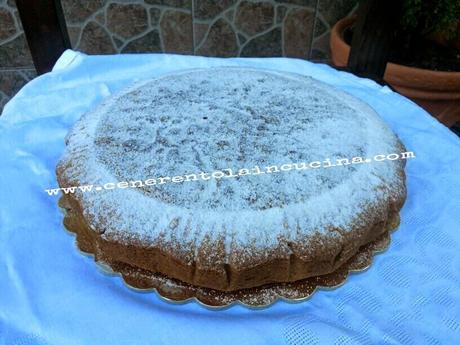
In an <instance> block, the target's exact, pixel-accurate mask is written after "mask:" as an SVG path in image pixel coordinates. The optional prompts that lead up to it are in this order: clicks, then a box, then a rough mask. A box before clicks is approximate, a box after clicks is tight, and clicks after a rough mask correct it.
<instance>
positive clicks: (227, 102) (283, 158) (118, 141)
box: [60, 68, 404, 256]
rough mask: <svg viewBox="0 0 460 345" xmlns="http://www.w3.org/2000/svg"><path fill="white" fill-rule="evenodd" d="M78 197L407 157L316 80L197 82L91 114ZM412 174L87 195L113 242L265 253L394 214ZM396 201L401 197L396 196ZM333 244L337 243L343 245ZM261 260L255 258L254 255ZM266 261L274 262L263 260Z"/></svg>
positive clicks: (123, 97)
mask: <svg viewBox="0 0 460 345" xmlns="http://www.w3.org/2000/svg"><path fill="white" fill-rule="evenodd" d="M67 141H68V146H67V152H66V155H65V156H64V157H63V159H62V161H61V163H60V164H61V165H62V166H65V167H66V168H65V170H64V174H65V177H66V179H67V180H68V181H70V182H72V183H74V184H75V185H82V184H104V183H107V182H117V181H126V180H145V179H147V178H150V177H161V176H175V175H184V174H189V173H200V172H203V171H207V172H212V171H216V170H221V169H226V168H232V169H235V170H238V169H241V168H251V167H253V166H256V165H258V166H269V165H273V164H276V165H281V164H284V163H296V162H302V161H304V162H311V161H314V160H317V161H322V160H324V159H326V158H330V159H336V158H351V157H355V156H364V157H372V156H373V155H376V154H388V153H398V152H399V150H400V146H399V142H398V140H397V138H396V136H395V135H394V134H393V133H392V132H391V131H390V130H389V129H388V128H387V127H386V126H385V125H384V123H383V122H382V121H381V120H380V118H379V117H378V115H376V114H375V112H374V111H373V110H372V109H370V108H369V107H368V106H366V105H365V104H363V103H362V102H360V101H358V100H356V99H355V98H353V97H351V96H349V95H348V94H345V93H343V92H340V91H337V90H335V89H333V88H332V87H330V86H327V85H325V84H322V83H320V82H318V81H316V80H314V79H312V78H308V77H303V76H300V75H295V74H287V73H277V72H268V71H263V70H255V69H247V68H212V69H205V70H190V71H184V72H181V73H176V74H174V75H167V76H164V77H161V78H158V79H156V80H153V81H147V82H143V83H140V84H137V85H135V86H133V87H131V88H129V89H128V90H126V91H123V92H122V93H120V94H118V95H116V96H114V97H111V98H110V99H108V100H107V101H105V102H104V103H103V104H102V105H101V106H99V107H98V108H97V109H96V110H94V111H92V112H90V113H88V114H86V115H85V116H84V117H82V119H81V120H80V121H79V122H78V123H77V124H76V126H75V127H74V129H73V130H72V132H71V133H70V134H69V135H68V137H67ZM401 164H402V162H399V161H386V162H378V163H377V162H374V163H371V164H359V165H349V166H341V167H334V168H323V169H307V170H297V171H289V172H282V173H277V174H260V175H253V176H243V177H239V178H224V179H219V180H215V179H211V180H210V181H195V182H185V183H177V184H175V183H168V184H164V185H155V186H145V187H144V188H142V189H113V190H103V191H100V192H97V193H79V194H77V196H78V198H79V199H80V200H81V202H82V204H83V209H84V212H85V217H87V219H88V220H90V223H91V225H92V226H93V227H94V228H101V227H103V228H104V231H105V235H106V236H111V237H118V238H123V239H125V240H126V239H127V238H129V237H130V236H131V237H133V238H137V239H139V238H141V239H144V240H149V241H157V240H159V239H160V238H161V241H163V242H164V243H170V244H172V245H174V246H175V247H176V248H178V249H183V250H184V251H196V250H197V248H199V246H200V244H201V243H202V241H203V240H204V239H205V238H208V239H222V238H223V239H224V242H225V244H226V252H227V254H228V255H229V256H230V255H231V253H232V252H234V249H235V248H236V247H238V248H240V249H241V248H250V249H248V252H251V253H252V254H254V248H256V251H257V250H260V253H263V252H264V250H265V249H267V248H276V247H277V246H278V245H279V239H280V238H284V239H287V240H288V241H296V239H298V238H305V236H308V234H313V233H316V232H323V233H324V232H327V231H328V230H327V229H329V228H331V227H333V228H341V229H345V228H347V226H348V225H350V224H351V223H352V222H357V221H359V219H357V215H359V213H360V210H362V209H363V206H364V205H367V206H368V207H375V208H378V209H380V210H381V212H387V210H386V209H385V207H388V201H389V199H390V198H391V195H393V196H394V194H395V191H396V193H403V192H404V183H403V179H402V177H401V176H400V175H399V174H398V173H397V172H398V170H399V169H400V168H401ZM390 191H391V192H392V194H390ZM331 236H336V234H335V233H331ZM248 255H249V254H248ZM261 255H262V254H261Z"/></svg>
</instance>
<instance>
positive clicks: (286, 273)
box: [58, 171, 405, 291]
mask: <svg viewBox="0 0 460 345" xmlns="http://www.w3.org/2000/svg"><path fill="white" fill-rule="evenodd" d="M401 174H404V172H403V171H401ZM58 176H59V172H58ZM62 183H64V181H62ZM404 200H405V197H404V198H401V199H400V200H397V201H396V202H395V203H394V204H392V205H391V207H390V209H391V212H390V214H388V216H387V218H386V219H383V220H382V221H381V222H379V223H377V224H373V225H370V226H369V228H363V229H359V228H356V229H353V230H352V231H349V232H348V233H347V234H349V239H348V242H347V243H346V244H345V245H344V246H343V247H341V248H339V249H337V243H333V242H330V239H328V238H325V239H324V238H321V237H319V235H318V237H317V238H316V241H314V242H316V243H317V246H316V248H315V246H313V247H312V253H313V255H312V256H311V257H309V258H308V259H307V260H305V259H302V258H299V257H297V256H296V255H295V254H293V252H291V253H290V254H288V255H287V256H286V258H285V259H284V260H282V259H279V257H277V256H275V255H274V259H271V258H270V256H268V258H267V260H266V261H265V262H263V263H259V264H257V265H255V266H248V267H245V268H243V269H239V270H236V269H235V268H234V267H231V266H230V265H228V264H223V265H220V266H219V265H216V266H215V267H214V269H209V270H200V269H198V270H197V269H196V264H188V263H187V262H182V261H181V260H180V259H178V257H180V256H176V255H175V253H174V252H173V251H170V250H168V249H166V250H165V248H159V247H154V246H146V245H145V244H142V243H138V244H137V245H136V244H128V245H127V244H124V243H120V242H119V241H116V240H113V241H111V240H108V239H104V238H103V236H102V234H103V232H104V231H102V229H99V230H97V231H94V230H92V229H91V228H90V227H89V226H88V225H87V224H86V222H85V218H84V217H83V214H82V212H83V211H82V209H81V206H80V205H79V204H78V201H77V200H76V199H74V198H72V195H71V194H67V195H63V196H62V197H61V199H60V201H59V204H60V206H61V207H62V208H63V209H64V210H65V211H66V215H65V218H64V225H65V227H66V228H67V229H68V230H70V231H72V232H74V233H75V234H76V235H77V244H78V247H79V248H80V249H81V250H82V251H83V252H86V253H89V254H93V255H94V256H95V259H96V261H101V262H104V263H109V264H110V263H112V264H113V265H116V264H118V265H123V264H126V265H129V266H131V267H137V268H139V269H142V270H145V271H148V272H153V273H160V274H164V275H166V276H167V277H171V278H174V279H177V280H179V281H182V282H185V283H188V284H191V285H196V286H201V287H205V288H210V289H215V290H220V291H237V290H240V289H246V288H252V287H257V286H262V285H265V284H270V283H277V282H294V281H298V280H302V279H305V278H309V277H314V276H320V275H325V274H329V273H332V272H334V271H335V270H337V269H338V268H339V267H340V266H342V265H343V264H344V263H345V262H347V261H348V260H349V259H350V258H351V257H353V255H355V254H356V253H357V252H358V250H359V248H361V247H363V246H365V245H366V244H369V243H371V242H373V241H375V240H376V239H377V238H379V237H380V236H382V234H384V233H386V232H388V231H389V230H392V229H394V228H395V227H396V225H397V224H398V223H399V210H400V208H401V207H402V205H403V203H404ZM211 245H213V246H219V245H221V244H219V243H217V244H216V243H214V244H211ZM221 246H222V245H221ZM222 247H223V246H222ZM288 247H289V245H288ZM222 250H223V249H222ZM202 255H206V253H203V254H202ZM131 284H132V285H133V286H134V287H138V288H145V286H143V285H142V281H139V282H137V283H136V281H132V282H131Z"/></svg>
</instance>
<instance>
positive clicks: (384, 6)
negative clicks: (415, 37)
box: [348, 0, 402, 83]
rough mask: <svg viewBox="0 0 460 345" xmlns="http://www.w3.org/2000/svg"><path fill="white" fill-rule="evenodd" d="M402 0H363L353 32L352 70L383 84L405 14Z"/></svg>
mask: <svg viewBox="0 0 460 345" xmlns="http://www.w3.org/2000/svg"><path fill="white" fill-rule="evenodd" d="M401 2H402V1H401V0H385V1H382V0H366V1H362V2H361V3H360V6H359V9H358V18H357V21H356V25H355V28H354V31H353V39H352V42H351V50H350V57H349V60H348V70H349V71H350V72H352V73H353V74H356V75H358V76H360V77H365V78H370V79H373V80H375V81H377V82H379V83H383V75H384V73H385V67H386V64H387V62H388V59H389V57H390V51H391V45H392V41H393V39H394V36H395V30H396V28H397V27H398V24H399V22H400V16H401V6H402V5H401Z"/></svg>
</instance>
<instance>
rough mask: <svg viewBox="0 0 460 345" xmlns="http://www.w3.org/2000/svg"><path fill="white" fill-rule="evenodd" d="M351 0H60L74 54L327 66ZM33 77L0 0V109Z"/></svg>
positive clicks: (10, 8)
mask: <svg viewBox="0 0 460 345" xmlns="http://www.w3.org/2000/svg"><path fill="white" fill-rule="evenodd" d="M355 4H356V0H335V1H334V0H91V1H87V0H62V6H63V9H64V14H65V18H66V22H67V26H68V32H69V36H70V40H71V43H72V47H73V49H76V50H80V51H83V52H85V53H88V54H113V53H140V52H168V53H179V54H196V55H205V56H226V57H228V56H289V57H297V58H302V59H311V60H316V61H327V59H328V57H329V49H328V40H329V31H330V28H331V26H332V25H334V23H335V22H336V21H337V20H338V19H340V18H341V17H344V16H345V15H347V14H348V13H349V12H350V11H351V10H352V9H353V8H354V7H355ZM34 76H35V70H34V68H33V64H32V59H31V56H30V53H29V51H28V47H27V43H26V40H25V37H24V34H23V31H22V28H21V23H20V21H19V16H18V13H17V10H16V6H15V2H14V0H0V109H1V108H2V107H3V105H4V104H5V103H6V102H7V101H8V99H9V98H11V97H12V96H13V95H14V94H15V93H16V92H17V90H18V89H19V88H21V87H22V86H23V85H24V84H25V83H26V82H27V81H29V80H30V79H32V78H33V77H34Z"/></svg>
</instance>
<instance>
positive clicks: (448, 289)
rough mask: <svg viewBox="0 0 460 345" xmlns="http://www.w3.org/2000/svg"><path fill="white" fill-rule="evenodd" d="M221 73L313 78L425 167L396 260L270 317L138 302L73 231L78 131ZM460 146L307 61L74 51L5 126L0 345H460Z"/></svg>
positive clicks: (405, 109)
mask: <svg viewBox="0 0 460 345" xmlns="http://www.w3.org/2000/svg"><path fill="white" fill-rule="evenodd" d="M217 65H241V66H242V65H244V66H253V67H261V68H265V69H276V70H282V71H289V72H296V73H301V74H305V75H310V76H313V77H315V78H317V79H319V80H322V81H324V82H326V83H329V84H332V85H334V86H335V87H337V88H340V89H342V90H345V91H347V92H349V93H351V94H353V95H355V96H356V97H358V98H360V99H362V100H364V101H365V102H367V103H368V104H369V105H371V106H372V107H373V108H374V109H375V110H376V111H377V112H378V113H379V114H380V116H381V117H382V118H383V119H384V120H385V121H386V122H387V123H388V124H389V125H390V126H391V128H392V129H393V130H394V131H395V132H396V133H397V134H398V135H399V137H400V138H401V140H402V141H403V142H404V144H405V145H406V147H407V149H408V150H409V151H413V152H414V153H415V155H416V158H415V159H412V160H409V161H408V162H407V163H408V164H407V168H406V171H407V178H408V179H407V185H408V198H407V201H406V204H405V205H404V208H403V210H402V213H401V225H400V227H399V229H398V231H396V232H395V233H393V235H392V244H391V246H390V248H389V249H388V250H387V251H386V252H384V253H383V254H381V255H378V256H376V258H375V260H374V264H373V265H372V266H371V268H370V269H369V270H367V271H366V272H363V273H359V274H352V275H351V276H350V277H349V279H348V281H347V282H346V284H344V285H343V286H342V287H340V288H337V289H334V290H331V291H326V290H320V291H317V292H316V293H315V294H314V295H313V297H312V298H311V299H309V300H307V301H304V302H302V303H298V304H290V303H286V302H278V303H276V304H275V305H273V306H271V307H269V308H267V309H263V310H249V309H246V308H245V307H242V306H234V307H231V308H229V309H226V310H222V311H213V310H208V309H206V308H204V307H202V306H200V305H198V304H196V303H194V302H190V303H186V304H183V305H174V304H170V303H167V302H165V301H163V300H161V299H160V298H159V297H158V296H157V295H156V294H155V293H138V292H135V291H133V290H131V289H128V288H127V287H126V286H125V285H124V284H123V283H122V281H121V279H120V278H117V277H107V276H106V275H103V274H101V272H100V271H99V270H98V268H97V267H96V265H95V264H94V262H93V259H92V258H89V257H86V256H83V255H81V254H80V253H79V252H78V251H77V250H76V247H75V244H74V237H73V236H72V235H69V234H68V233H67V232H66V231H64V228H63V226H62V218H63V216H62V214H61V212H60V211H59V209H58V206H57V197H50V196H48V195H47V194H46V193H45V192H44V189H45V188H50V187H53V186H57V182H56V178H55V173H54V168H55V165H56V162H57V160H58V158H59V156H60V155H61V153H62V152H63V149H64V140H63V138H64V136H65V134H66V133H67V131H68V129H69V128H70V127H71V126H72V124H73V123H74V122H75V121H76V120H77V119H78V118H79V117H80V116H81V115H82V114H83V113H84V112H86V111H88V110H89V109H91V108H92V107H93V106H95V105H96V104H98V103H99V102H100V101H101V100H102V99H103V98H105V97H107V96H109V95H111V94H112V93H113V92H115V91H117V90H119V89H121V88H123V87H125V86H127V85H129V84H131V83H132V82H133V81H135V80H140V79H146V78H152V77H155V76H158V75H161V74H162V73H165V72H169V71H174V70H179V69H184V68H197V67H209V66H217ZM459 158H460V140H459V139H458V138H457V137H456V136H455V135H454V134H453V133H451V132H450V131H449V130H448V129H447V128H445V127H444V126H443V125H441V124H440V123H438V122H437V121H436V120H435V119H433V118H432V117H431V116H429V115H428V114H427V113H426V112H425V111H423V110H422V109H421V108H419V107H418V106H416V105H415V104H414V103H412V102H410V101H409V100H407V99H405V98H403V97H401V96H400V95H398V94H396V93H393V92H392V91H390V90H389V89H388V88H386V87H381V86H379V85H377V84H375V83H374V82H372V81H369V80H366V79H360V78H357V77H355V76H353V75H350V74H347V73H344V72H338V71H336V70H334V69H332V68H330V67H328V66H326V65H318V64H313V63H310V62H307V61H302V60H295V59H286V58H269V59H257V58H254V59H240V58H235V59H217V58H203V57H190V56H176V55H155V54H148V55H117V56H86V55H84V54H80V53H76V52H73V51H67V52H66V53H64V55H63V56H62V57H61V58H60V60H59V61H58V63H57V64H56V66H55V68H54V70H53V72H51V73H48V74H45V75H43V76H40V77H38V78H36V79H34V80H32V81H31V82H30V83H29V84H27V85H26V86H25V87H24V88H23V89H22V90H21V91H20V92H19V93H18V94H17V95H16V96H15V97H14V98H13V99H12V100H11V101H10V102H9V103H8V104H7V105H6V107H5V109H4V113H3V116H2V117H1V118H0V344H65V345H69V344H251V345H254V344H459V343H460V159H459Z"/></svg>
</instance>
